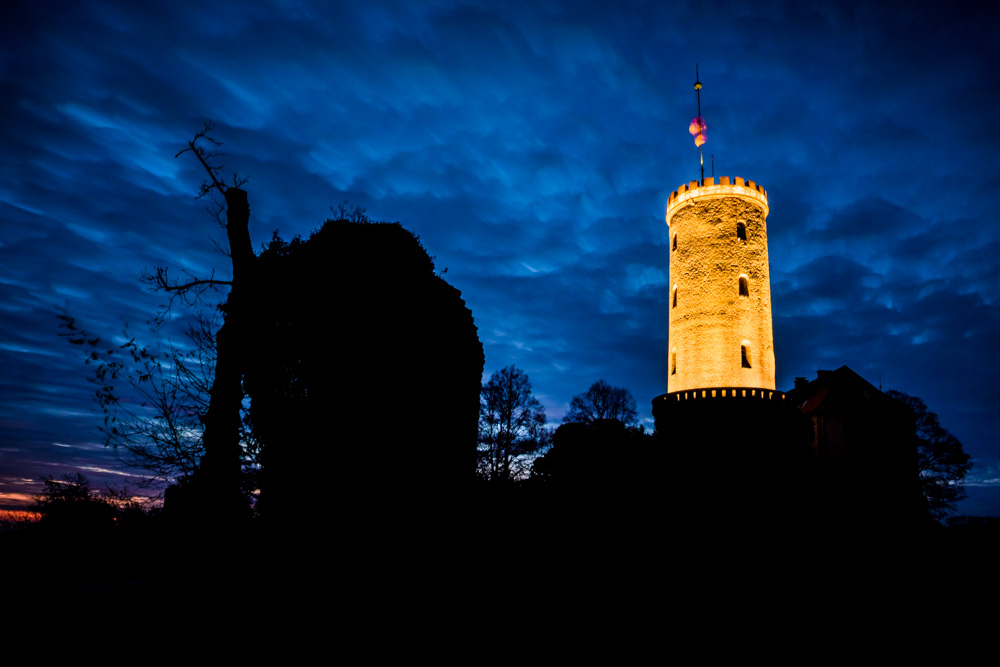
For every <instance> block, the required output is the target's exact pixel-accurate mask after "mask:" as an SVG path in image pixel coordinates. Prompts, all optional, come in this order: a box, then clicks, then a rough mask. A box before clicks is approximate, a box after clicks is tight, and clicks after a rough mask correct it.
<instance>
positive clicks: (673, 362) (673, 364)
mask: <svg viewBox="0 0 1000 667" xmlns="http://www.w3.org/2000/svg"><path fill="white" fill-rule="evenodd" d="M670 374H671V375H677V349H676V348H675V349H673V350H672V351H671V352H670Z"/></svg>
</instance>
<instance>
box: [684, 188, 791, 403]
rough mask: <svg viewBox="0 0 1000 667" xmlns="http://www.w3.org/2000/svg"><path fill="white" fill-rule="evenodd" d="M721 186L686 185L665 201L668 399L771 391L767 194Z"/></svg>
mask: <svg viewBox="0 0 1000 667" xmlns="http://www.w3.org/2000/svg"><path fill="white" fill-rule="evenodd" d="M720 181H721V182H720V183H719V184H715V182H714V179H712V178H708V179H705V182H704V183H705V184H704V185H699V183H698V182H697V181H695V182H692V183H691V184H689V185H688V186H685V187H684V188H682V189H680V190H678V191H677V192H675V193H673V194H672V195H671V197H670V201H669V202H668V208H667V224H668V225H669V228H670V289H671V294H670V302H669V303H670V308H669V310H670V335H669V348H668V352H667V354H668V359H667V362H668V370H667V372H668V375H667V391H668V393H673V392H677V391H685V390H689V389H698V388H704V387H755V388H764V389H774V388H775V368H774V338H773V333H772V326H771V278H770V273H769V270H768V256H767V225H766V219H767V212H768V208H767V195H766V193H765V192H764V190H763V188H761V187H760V186H758V185H756V184H754V183H753V182H752V181H749V182H744V181H743V179H741V178H737V179H735V181H734V182H733V183H730V179H729V178H728V177H723V178H722V179H720ZM744 351H745V353H744Z"/></svg>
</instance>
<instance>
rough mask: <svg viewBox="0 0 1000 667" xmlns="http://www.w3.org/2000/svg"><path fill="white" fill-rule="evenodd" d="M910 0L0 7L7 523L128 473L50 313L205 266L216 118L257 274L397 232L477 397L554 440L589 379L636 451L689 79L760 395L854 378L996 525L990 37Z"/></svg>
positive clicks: (209, 265)
mask: <svg viewBox="0 0 1000 667" xmlns="http://www.w3.org/2000/svg"><path fill="white" fill-rule="evenodd" d="M923 4H925V3H910V2H906V3H902V2H901V3H888V2H886V3H883V2H879V3H857V4H856V5H855V3H835V2H830V3H822V2H809V3H797V2H793V1H789V2H755V3H749V2H745V1H744V2H733V3H726V2H711V3H677V4H673V3H630V2H615V3H611V2H604V3H600V2H595V3H585V2H523V3H522V2H516V1H508V2H503V3H499V2H497V3H489V2H481V3H480V2H472V3H462V2H419V3H416V2H398V3H396V2H371V1H369V2H364V3H358V2H344V3H296V2H254V3H244V2H231V1H230V0H220V1H217V2H213V3H211V4H210V9H209V6H208V5H205V4H204V3H183V2H179V3H173V2H171V3H134V2H66V3H37V2H17V1H15V2H7V3H5V4H4V7H3V9H0V92H2V94H0V114H2V118H3V121H4V122H3V124H2V125H0V150H2V154H3V159H2V160H0V368H2V369H3V370H2V371H0V502H8V503H9V502H13V501H14V500H16V499H17V494H19V493H24V492H27V491H30V490H33V487H32V484H33V483H34V482H35V481H36V480H37V478H38V477H39V476H40V475H43V474H48V473H52V474H56V475H61V474H63V473H66V472H77V471H82V472H84V473H85V474H87V475H88V476H89V477H91V478H92V479H94V480H95V481H97V482H98V483H103V482H105V481H114V480H116V479H124V478H123V477H120V476H118V475H117V474H114V473H111V472H102V471H111V470H114V469H115V461H114V457H113V456H112V455H111V454H110V453H109V452H107V451H106V450H104V448H103V447H102V445H101V443H100V441H99V439H98V437H97V435H96V433H95V430H94V427H95V425H96V423H97V420H98V417H97V415H95V414H94V413H93V412H92V409H93V405H92V403H91V401H90V396H91V393H92V392H91V386H90V385H88V383H87V380H86V378H87V367H85V366H84V365H83V363H82V359H81V357H80V350H79V349H78V348H74V347H71V346H69V345H68V344H66V342H65V341H63V340H62V339H60V338H59V337H58V335H57V334H58V328H57V320H56V313H57V312H58V309H60V308H66V309H67V310H68V311H69V312H70V313H71V314H73V315H75V316H76V317H77V319H78V321H79V322H80V324H81V325H82V326H85V327H87V328H88V329H89V330H91V331H94V332H95V333H99V334H101V335H103V336H105V337H106V338H108V339H111V338H112V337H113V336H114V335H116V334H120V332H121V329H122V326H123V322H128V323H129V324H130V325H131V327H132V328H133V329H134V330H135V331H136V333H139V334H143V332H144V331H145V328H144V322H145V321H146V320H147V319H148V318H149V317H150V315H151V314H152V313H153V312H155V310H156V307H157V305H158V304H159V303H161V302H162V299H161V298H160V297H158V296H156V295H152V294H149V293H148V292H147V291H145V288H144V286H143V285H142V284H141V283H140V282H139V280H138V277H139V275H140V273H141V272H142V271H143V270H144V269H151V268H153V267H156V266H164V265H165V266H170V267H171V268H172V269H174V270H188V271H190V272H192V273H194V274H197V275H207V274H209V273H211V271H212V270H213V269H216V270H217V271H218V272H219V274H220V275H222V274H225V273H226V271H227V261H226V258H224V257H223V256H221V255H219V254H218V253H217V252H215V251H214V249H213V244H212V239H215V240H218V241H223V240H224V236H223V235H222V234H220V230H219V229H218V228H217V227H216V226H215V223H214V222H213V221H212V220H211V219H210V218H209V216H208V215H207V214H206V213H205V211H204V207H203V202H201V201H195V200H194V199H193V195H194V193H195V192H196V190H197V187H198V185H199V183H200V182H201V180H202V176H203V174H202V173H199V167H198V165H197V164H196V163H195V161H194V160H193V159H191V157H190V156H189V155H186V156H182V157H181V158H180V159H174V154H175V153H177V151H178V150H180V149H181V148H182V147H183V146H184V142H185V141H187V140H188V139H189V138H190V137H191V136H192V135H193V133H194V132H195V131H197V130H198V129H200V128H201V126H202V124H203V122H204V121H205V120H206V119H209V118H212V119H214V120H215V121H216V122H217V124H218V126H217V129H216V131H215V135H216V137H217V138H219V139H221V140H223V141H224V142H225V152H226V153H227V157H226V159H225V162H226V166H227V170H228V171H238V172H239V173H240V174H241V175H245V176H248V177H249V178H250V181H249V183H248V184H247V186H246V188H247V190H248V192H249V194H250V201H251V207H252V218H251V234H252V236H253V239H254V245H255V247H259V246H260V245H261V244H263V243H264V242H265V241H267V240H268V239H269V238H270V236H271V232H272V231H273V230H275V229H277V230H279V231H280V233H281V234H282V235H283V236H284V237H285V238H290V237H291V236H294V235H296V234H302V235H306V234H308V233H309V232H310V231H311V230H312V229H314V228H316V227H317V226H318V225H320V224H321V223H322V221H323V220H324V219H325V218H326V217H327V216H328V215H329V213H330V212H329V208H330V206H336V205H338V204H340V203H342V202H344V201H345V200H346V201H347V202H349V203H350V204H352V205H360V206H363V207H365V208H366V209H367V210H368V213H369V215H370V216H371V217H373V218H375V219H381V220H392V221H399V222H401V223H402V224H403V225H404V226H406V227H407V228H409V229H410V230H412V231H413V232H415V233H416V234H418V235H419V236H420V238H421V241H422V242H423V244H424V245H425V247H426V248H427V249H428V251H429V253H430V254H431V255H434V256H436V258H437V265H438V268H441V269H443V268H447V270H448V271H447V274H446V275H445V277H446V279H447V280H448V281H449V282H451V283H452V284H453V285H455V286H456V287H457V288H458V289H460V290H462V293H463V295H464V298H465V299H466V301H467V303H468V305H469V307H470V308H471V310H472V312H473V315H474V316H475V319H476V323H477V325H478V327H479V333H480V338H481V340H482V342H483V345H484V347H485V350H486V367H487V373H489V372H490V371H492V370H496V369H498V368H501V367H503V366H505V365H507V364H516V365H517V366H519V367H520V368H522V369H524V370H525V371H526V372H527V373H528V374H529V376H530V378H531V380H532V383H533V385H534V389H535V394H536V395H537V396H538V398H539V399H540V400H541V401H542V403H543V404H544V405H545V407H546V410H547V412H548V415H549V418H550V420H551V421H553V422H558V420H559V419H560V418H561V417H562V416H563V414H564V413H565V411H566V410H567V408H568V404H569V401H570V399H571V398H572V396H573V395H574V394H577V393H581V392H583V391H585V390H586V389H587V387H588V386H589V385H590V384H591V383H593V382H594V381H596V380H598V379H600V378H604V379H605V380H607V381H608V382H610V383H611V384H614V385H619V386H625V387H628V388H629V389H630V390H631V391H632V392H633V394H634V395H635V396H636V398H637V399H638V401H639V405H640V409H641V416H642V418H643V419H644V421H645V422H646V423H647V424H651V414H650V408H649V401H650V399H652V398H653V397H654V396H656V395H658V394H660V393H663V392H664V391H665V387H666V353H665V350H666V344H667V309H666V304H667V301H666V299H667V290H668V287H667V275H668V265H667V261H668V253H667V228H666V225H665V224H664V219H663V218H664V210H665V202H666V199H667V196H668V194H669V193H670V191H671V190H673V189H676V188H677V187H678V186H679V185H681V184H682V183H684V182H686V181H689V180H693V179H695V178H697V173H698V172H697V164H698V154H697V149H695V147H694V144H693V142H692V140H691V137H690V135H688V133H687V126H688V123H689V122H690V120H691V118H692V117H693V116H694V115H695V99H694V92H693V90H692V85H691V84H692V83H693V81H694V65H695V63H696V62H697V63H698V64H699V66H700V71H701V80H702V81H703V82H704V84H705V87H704V89H703V91H702V93H703V95H702V110H703V115H704V116H705V118H706V120H707V123H708V138H709V141H708V144H707V145H706V147H705V148H706V160H708V156H709V155H711V154H714V156H715V173H716V175H719V176H721V175H729V176H743V177H746V178H750V179H753V180H755V181H757V182H759V183H761V184H762V185H763V186H764V187H766V188H767V190H768V194H769V199H770V208H771V214H770V217H769V219H768V237H769V246H770V259H771V280H772V300H773V307H774V334H775V348H776V358H777V367H778V386H779V388H790V387H791V385H792V383H793V378H794V377H795V376H797V375H805V376H808V377H814V374H815V371H816V370H817V369H832V368H837V367H839V366H842V365H845V364H846V365H848V366H850V367H851V368H852V369H854V370H855V371H857V372H858V373H860V374H861V375H862V376H864V377H865V378H867V379H868V380H869V381H871V382H872V383H873V384H876V385H878V384H879V383H880V382H881V385H882V386H883V387H884V388H886V389H888V388H894V389H899V390H902V391H905V392H907V393H910V394H913V395H917V396H920V397H922V398H923V399H924V400H925V401H926V403H927V404H928V405H929V406H930V408H931V409H932V410H934V411H936V412H938V414H939V415H940V417H941V421H942V423H943V425H944V426H945V427H946V428H949V429H950V430H952V431H953V432H954V433H955V434H956V435H957V436H958V437H959V438H960V439H961V440H962V441H963V442H964V443H965V446H966V450H967V451H968V452H969V453H971V454H972V455H973V456H974V457H975V462H976V467H975V469H974V471H973V474H972V476H971V477H970V482H971V484H970V486H969V494H970V501H968V502H966V503H965V504H964V505H963V506H962V508H961V511H965V512H969V513H978V514H984V513H991V514H1000V493H998V492H997V490H998V488H1000V472H998V471H1000V445H998V443H997V442H996V438H995V436H994V432H995V418H996V416H997V409H996V405H997V399H996V396H995V389H994V387H993V385H992V382H993V381H994V379H995V378H996V375H997V370H998V366H1000V364H998V361H1000V308H998V304H997V293H998V282H997V270H998V268H1000V266H998V265H1000V262H998V259H997V258H998V257H1000V225H998V214H997V211H1000V187H998V186H1000V183H998V180H1000V175H998V170H997V162H998V160H997V155H998V149H1000V129H998V128H1000V125H998V122H997V119H998V118H997V108H998V103H1000V74H998V66H997V65H998V58H997V57H998V55H1000V40H998V39H997V37H996V35H997V34H1000V32H998V30H1000V21H998V16H997V14H996V13H995V12H994V13H985V12H984V11H982V10H975V9H972V8H971V5H970V6H963V8H962V9H961V11H955V10H954V8H953V7H952V6H950V5H947V4H943V3H942V4H940V5H939V7H937V8H931V9H925V8H921V7H922V5H923ZM328 5H333V7H329V6H328ZM807 7H808V8H807ZM315 297H316V301H317V304H318V305H320V307H322V303H323V301H324V298H326V295H323V294H316V295H315ZM332 297H333V295H330V296H329V298H330V299H331V302H332ZM405 335H406V332H405V331H401V332H400V336H401V337H405ZM387 388H391V387H387Z"/></svg>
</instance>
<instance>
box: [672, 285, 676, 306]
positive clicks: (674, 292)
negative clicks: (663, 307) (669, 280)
mask: <svg viewBox="0 0 1000 667" xmlns="http://www.w3.org/2000/svg"><path fill="white" fill-rule="evenodd" d="M676 307H677V287H676V286H674V305H673V308H676Z"/></svg>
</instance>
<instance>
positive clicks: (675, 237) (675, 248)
mask: <svg viewBox="0 0 1000 667" xmlns="http://www.w3.org/2000/svg"><path fill="white" fill-rule="evenodd" d="M674 250H677V232H674Z"/></svg>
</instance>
